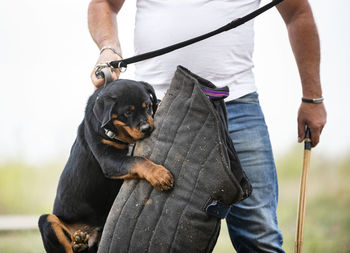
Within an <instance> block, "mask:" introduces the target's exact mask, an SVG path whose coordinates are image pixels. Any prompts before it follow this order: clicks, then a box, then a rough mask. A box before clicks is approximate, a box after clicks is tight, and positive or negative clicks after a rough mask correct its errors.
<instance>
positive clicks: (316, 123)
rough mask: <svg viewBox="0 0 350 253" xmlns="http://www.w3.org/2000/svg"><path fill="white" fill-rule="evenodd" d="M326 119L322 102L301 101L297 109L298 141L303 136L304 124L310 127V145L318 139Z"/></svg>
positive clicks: (313, 144)
mask: <svg viewBox="0 0 350 253" xmlns="http://www.w3.org/2000/svg"><path fill="white" fill-rule="evenodd" d="M326 121H327V112H326V109H325V106H324V104H323V103H320V104H311V103H304V102H302V103H301V105H300V107H299V111H298V141H299V142H302V141H303V140H304V138H305V126H306V125H307V126H308V127H309V128H310V132H311V141H312V147H315V146H316V145H317V144H318V142H319V141H320V135H321V132H322V129H323V127H324V126H325V124H326Z"/></svg>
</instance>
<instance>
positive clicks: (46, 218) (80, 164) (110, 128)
mask: <svg viewBox="0 0 350 253" xmlns="http://www.w3.org/2000/svg"><path fill="white" fill-rule="evenodd" d="M156 109H157V98H156V95H155V92H154V89H153V87H152V86H151V85H149V84H147V83H144V82H136V81H132V80H122V79H120V80H117V81H113V82H111V83H109V84H107V85H106V87H104V88H100V89H98V90H96V91H95V92H94V94H93V95H92V96H91V97H90V98H89V100H88V103H87V106H86V110H85V117H84V119H83V122H82V123H81V124H80V126H79V128H78V136H77V138H76V140H75V142H74V144H73V147H72V149H71V153H70V156H69V159H68V162H67V164H66V166H65V168H64V170H63V172H62V174H61V177H60V180H59V183H58V188H57V194H56V199H55V202H54V207H53V214H45V215H42V216H40V218H39V229H40V232H41V236H42V239H43V243H44V247H45V249H46V251H47V252H49V253H51V252H54V253H61V252H62V253H72V252H89V253H90V252H97V248H98V243H99V240H100V236H101V232H102V229H103V226H104V224H105V221H106V218H107V215H108V212H109V210H110V208H111V206H112V204H113V202H114V199H115V197H116V196H117V194H118V191H119V189H120V187H121V185H122V183H123V180H124V179H129V178H144V179H146V180H147V181H148V182H150V183H151V184H152V185H153V186H154V187H155V188H156V189H157V190H168V189H170V188H172V186H173V183H174V182H173V176H172V174H171V173H170V172H169V171H168V170H167V169H165V168H164V167H163V166H161V165H157V164H155V163H153V162H151V161H150V160H147V159H145V158H143V157H135V156H130V155H129V154H128V153H130V152H129V147H130V145H133V144H134V143H135V142H136V141H137V140H140V139H143V138H145V137H147V136H149V135H150V133H151V132H152V131H153V129H154V126H153V115H154V113H155V111H156Z"/></svg>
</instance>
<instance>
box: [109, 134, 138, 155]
mask: <svg viewBox="0 0 350 253" xmlns="http://www.w3.org/2000/svg"><path fill="white" fill-rule="evenodd" d="M104 130H105V135H107V136H108V138H110V139H113V140H116V141H118V142H119V143H121V144H124V145H128V153H127V155H128V156H131V155H132V153H133V151H134V147H135V144H133V143H128V142H125V141H122V140H121V139H119V138H118V136H117V134H116V133H114V132H112V131H111V130H108V129H106V128H104Z"/></svg>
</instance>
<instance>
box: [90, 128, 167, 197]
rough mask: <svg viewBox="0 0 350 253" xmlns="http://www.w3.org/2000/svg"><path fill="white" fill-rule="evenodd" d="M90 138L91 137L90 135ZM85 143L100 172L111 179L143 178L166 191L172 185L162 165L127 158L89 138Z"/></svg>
mask: <svg viewBox="0 0 350 253" xmlns="http://www.w3.org/2000/svg"><path fill="white" fill-rule="evenodd" d="M90 136H91V135H90ZM87 139H88V140H87V142H88V145H89V148H90V150H91V151H92V153H93V155H94V157H95V158H96V160H97V161H98V163H99V164H100V166H101V169H102V172H103V174H104V175H105V177H107V178H111V179H130V178H144V179H146V180H147V181H148V182H150V184H151V185H152V186H154V187H155V188H156V189H157V190H168V189H170V188H172V187H173V185H174V178H173V175H172V174H171V173H170V171H169V170H167V169H166V168H164V167H163V166H162V165H158V164H155V163H153V162H152V161H150V160H148V159H146V158H143V157H137V156H135V157H133V156H127V155H125V154H123V153H122V151H120V150H116V149H117V147H115V146H113V145H108V144H106V142H105V141H103V139H102V140H99V138H98V137H94V136H91V137H90V138H87Z"/></svg>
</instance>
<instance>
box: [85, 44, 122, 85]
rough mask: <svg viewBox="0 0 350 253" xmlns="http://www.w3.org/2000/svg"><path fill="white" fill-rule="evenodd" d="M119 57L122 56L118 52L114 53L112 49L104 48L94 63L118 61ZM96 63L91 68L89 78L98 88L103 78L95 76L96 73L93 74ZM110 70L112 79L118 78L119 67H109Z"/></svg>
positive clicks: (102, 82)
mask: <svg viewBox="0 0 350 253" xmlns="http://www.w3.org/2000/svg"><path fill="white" fill-rule="evenodd" d="M121 59H122V58H121V57H120V56H119V55H118V54H115V53H114V52H113V51H112V50H109V49H106V50H104V51H103V52H102V54H101V55H100V57H99V58H98V60H97V63H96V65H97V64H100V63H106V62H111V61H118V60H121ZM96 65H95V67H94V69H93V70H92V73H91V80H92V83H93V84H94V85H95V88H96V89H98V88H100V87H102V86H103V84H104V79H98V78H97V77H96V75H95V68H96ZM111 72H112V79H113V80H117V79H118V78H119V75H120V71H119V69H111Z"/></svg>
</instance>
